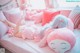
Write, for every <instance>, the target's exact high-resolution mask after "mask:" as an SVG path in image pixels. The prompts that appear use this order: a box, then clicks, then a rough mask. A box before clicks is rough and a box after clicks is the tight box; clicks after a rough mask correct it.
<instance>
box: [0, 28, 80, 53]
mask: <svg viewBox="0 0 80 53" xmlns="http://www.w3.org/2000/svg"><path fill="white" fill-rule="evenodd" d="M74 33H75V34H76V44H75V46H74V48H73V49H72V50H71V51H69V52H68V53H80V36H79V35H80V30H78V29H76V30H74ZM0 41H1V42H0V43H1V45H2V46H3V47H5V48H6V49H8V50H9V51H11V52H12V53H54V51H52V50H51V49H50V48H49V47H48V46H46V47H43V48H40V47H39V46H38V42H34V41H33V40H23V39H21V38H17V37H9V36H8V34H6V35H5V36H3V37H2V38H1V40H0Z"/></svg>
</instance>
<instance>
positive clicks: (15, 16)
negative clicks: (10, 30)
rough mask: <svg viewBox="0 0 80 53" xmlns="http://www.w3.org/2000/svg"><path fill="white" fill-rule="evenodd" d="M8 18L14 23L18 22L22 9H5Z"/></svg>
mask: <svg viewBox="0 0 80 53" xmlns="http://www.w3.org/2000/svg"><path fill="white" fill-rule="evenodd" d="M3 12H4V15H5V16H6V18H7V19H8V20H9V21H11V22H12V23H15V24H17V22H18V21H19V20H20V18H21V15H22V11H21V10H20V9H19V8H13V9H11V10H8V11H3Z"/></svg>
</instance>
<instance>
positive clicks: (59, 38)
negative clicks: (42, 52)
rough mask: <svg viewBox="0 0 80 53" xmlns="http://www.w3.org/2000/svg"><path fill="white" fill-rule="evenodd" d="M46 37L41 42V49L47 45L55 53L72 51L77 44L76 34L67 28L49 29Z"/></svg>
mask: <svg viewBox="0 0 80 53" xmlns="http://www.w3.org/2000/svg"><path fill="white" fill-rule="evenodd" d="M47 34H48V35H47ZM45 35H46V36H45V38H44V39H43V40H41V42H40V47H43V46H45V45H46V43H47V44H48V46H49V47H50V48H51V49H52V50H53V51H54V52H55V53H65V52H67V51H69V50H71V49H72V48H73V47H74V45H75V43H76V39H75V37H74V33H73V32H72V31H71V30H69V29H67V28H60V29H48V30H47V31H46V32H45Z"/></svg>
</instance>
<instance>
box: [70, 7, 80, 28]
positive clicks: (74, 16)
mask: <svg viewBox="0 0 80 53" xmlns="http://www.w3.org/2000/svg"><path fill="white" fill-rule="evenodd" d="M69 18H71V20H72V21H73V23H74V28H77V27H78V22H79V20H78V19H79V18H80V7H79V6H76V7H75V8H74V9H73V10H72V11H71V13H70V15H69Z"/></svg>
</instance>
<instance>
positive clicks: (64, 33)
mask: <svg viewBox="0 0 80 53" xmlns="http://www.w3.org/2000/svg"><path fill="white" fill-rule="evenodd" d="M74 35H75V34H74V33H73V32H72V31H71V30H69V29H67V28H61V29H56V30H54V31H53V32H51V33H50V34H49V35H48V37H47V42H48V43H49V42H51V41H52V40H56V39H61V40H65V41H67V42H69V43H70V45H71V49H72V48H73V47H74V45H75V43H76V39H75V37H74Z"/></svg>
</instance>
